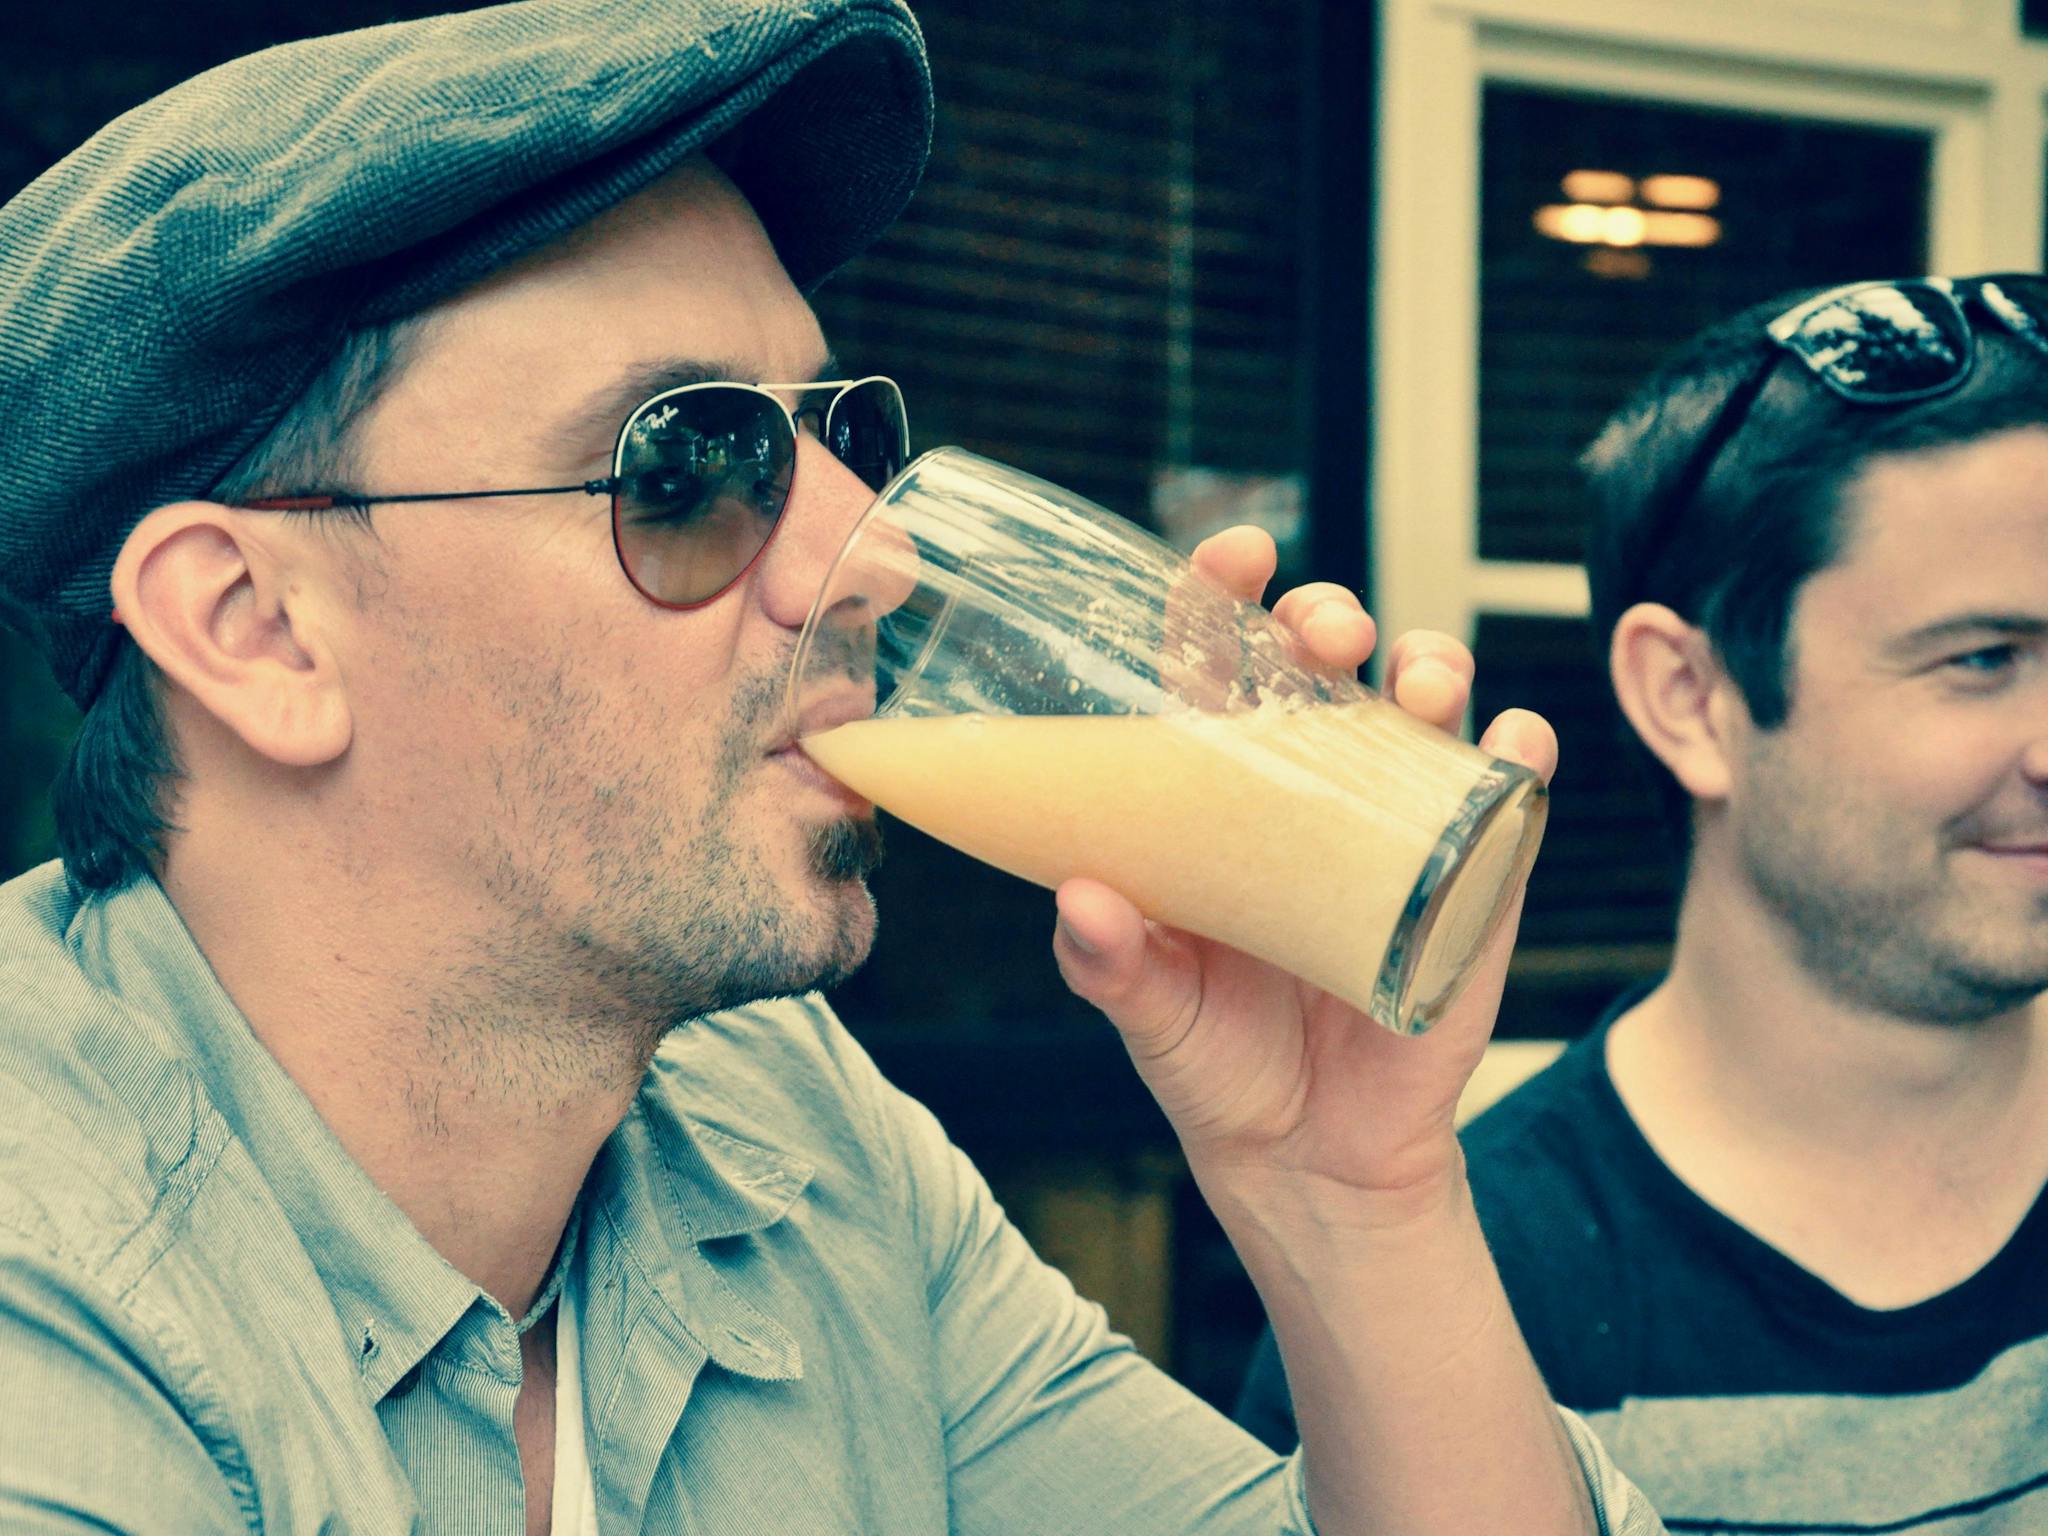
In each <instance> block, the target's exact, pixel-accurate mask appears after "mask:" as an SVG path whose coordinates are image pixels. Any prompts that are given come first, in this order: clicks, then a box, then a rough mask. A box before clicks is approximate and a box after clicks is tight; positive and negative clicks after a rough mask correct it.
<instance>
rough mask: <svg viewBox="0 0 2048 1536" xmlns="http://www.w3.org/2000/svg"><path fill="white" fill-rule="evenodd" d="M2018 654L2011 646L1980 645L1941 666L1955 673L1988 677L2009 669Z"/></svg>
mask: <svg viewBox="0 0 2048 1536" xmlns="http://www.w3.org/2000/svg"><path fill="white" fill-rule="evenodd" d="M2018 654H2019V653H2018V651H2017V650H2015V648H2014V647H2013V646H2011V645H1980V646H1978V647H1977V648H1976V649H1975V650H1972V651H1963V652H1961V653H1959V654H1957V655H1954V656H1951V657H1949V658H1948V660H1947V661H1945V662H1943V663H1942V665H1943V666H1944V667H1947V668H1948V669H1950V670H1951V671H1955V672H1966V673H1974V674H1977V675H1979V676H1988V675H1992V674H1996V673H1999V672H2002V671H2004V670H2005V669H2006V668H2007V667H2010V666H2011V665H2012V664H2013V662H2014V661H2015V660H2016V659H2017V658H2018Z"/></svg>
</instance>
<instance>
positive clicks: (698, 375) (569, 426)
mask: <svg viewBox="0 0 2048 1536" xmlns="http://www.w3.org/2000/svg"><path fill="white" fill-rule="evenodd" d="M838 365H839V364H838V359H837V358H835V357H834V356H833V355H832V354H831V353H829V352H828V353H826V354H825V357H824V359H823V361H821V362H820V363H819V364H818V366H817V368H816V369H815V370H814V371H813V372H812V374H811V377H812V378H813V379H829V378H831V377H833V370H834V369H836V368H837V367H838ZM726 379H730V380H734V381H736V382H739V383H752V382H753V377H752V370H751V369H750V368H748V367H746V366H744V365H742V364H740V363H736V362H733V361H731V360H730V359H724V358H702V357H662V358H654V359H651V360H649V361H647V362H643V363H636V364H635V365H633V366H632V367H631V368H629V369H627V370H626V371H625V372H623V373H621V374H619V375H617V376H616V377H614V378H612V379H610V380H609V381H607V382H606V383H605V384H603V385H601V386H600V387H598V388H597V389H596V390H593V391H592V392H591V393H590V395H589V396H588V397H586V398H585V399H584V400H583V402H582V403H581V404H580V405H577V406H576V407H575V408H574V409H573V410H571V411H570V412H569V413H568V414H567V415H566V416H564V417H563V418H562V420H561V421H560V422H559V423H558V424H557V425H556V426H554V427H553V428H551V429H549V431H548V434H547V436H548V442H549V446H550V447H551V448H552V449H553V450H554V456H557V457H560V458H562V459H564V460H568V461H576V462H581V461H583V460H585V459H588V458H590V457H592V456H593V455H595V454H596V453H598V452H599V451H600V450H602V449H605V448H609V447H610V446H611V444H612V443H613V442H614V441H615V440H616V439H617V437H618V435H619V427H620V425H621V424H622V423H623V422H624V421H625V419H626V412H628V411H630V410H632V409H633V407H634V406H636V405H638V404H639V403H640V402H641V401H643V400H646V399H649V398H651V397H653V396H655V395H658V394H660V393H661V392H662V391H663V390H666V389H681V388H682V387H683V386H684V385H685V384H710V383H713V382H716V381H719V380H726ZM777 382H781V381H777ZM790 382H795V381H794V380H792V381H790Z"/></svg>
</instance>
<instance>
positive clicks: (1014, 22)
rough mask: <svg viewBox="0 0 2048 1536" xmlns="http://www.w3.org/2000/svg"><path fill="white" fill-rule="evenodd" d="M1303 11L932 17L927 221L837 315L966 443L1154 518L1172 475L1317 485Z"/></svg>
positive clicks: (834, 289) (1164, 6) (1202, 0)
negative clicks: (1237, 475)
mask: <svg viewBox="0 0 2048 1536" xmlns="http://www.w3.org/2000/svg"><path fill="white" fill-rule="evenodd" d="M1306 11H1307V8H1306V6H1305V5H1304V4H1302V3H1299V0H1262V3H1258V4H1252V5H1225V4H1221V3H1219V0H1193V3H1187V4H1171V3H1168V0H1128V3H1125V4H1120V5H1114V6H1104V5H1099V4H1089V3H1084V0H1049V3H1047V4H1044V5H1041V6H1036V7H1033V8H1032V9H1031V10H1030V11H1029V12H1024V11H1019V10H1016V9H1013V8H1010V7H1002V6H993V5H988V4H985V3H976V0H932V3H927V4H922V5H920V6H919V7H918V15H919V18H920V20H921V21H922V23H923V25H924V28H925V32H926V36H927V39H928V41H929V44H930V48H931V55H932V69H933V74H934V77H935V79H936V81H937V85H938V93H939V119H938V128H937V133H936V137H935V143H934V152H933V158H932V164H931V169H930V171H929V173H928V175H927V177H926V180H925V185H924V187H923V189H922V190H921V191H920V192H919V194H918V197H917V200H916V202H915V203H914V204H913V205H912V207H911V210H910V213H909V215H908V216H907V217H906V218H905V219H904V220H903V221H902V222H901V223H900V224H898V225H897V226H896V228H895V229H894V230H892V231H891V232H890V233H889V234H888V235H886V236H884V238H883V239H882V241H881V242H880V243H879V244H878V245H877V246H876V248H875V249H874V250H873V251H872V252H870V253H869V254H868V255H867V256H865V257H864V258H862V259H861V260H860V261H859V262H857V263H855V264H854V266H853V267H852V268H850V269H849V270H848V271H847V272H846V273H844V274H842V275H841V276H840V277H839V278H837V279H835V280H834V281H833V282H832V283H831V284H829V285H827V287H826V288H825V289H824V290H823V291H822V292H821V293H820V294H819V295H818V299H817V304H818V309H819V311H820V313H821V315H822V316H823V317H824V319H825V322H826V325H827V327H828V331H829V333H830V334H831V336H832V338H833V340H834V343H835V345H836V346H837V347H838V349H839V351H840V352H841V354H842V355H843V356H845V357H846V358H847V359H848V360H849V362H850V363H851V364H852V365H854V366H857V367H859V368H863V369H866V368H875V369H882V370H888V371H893V372H894V373H896V374H897V375H898V377H899V378H900V379H901V380H902V382H903V384H904V386H905V393H906V395H907V396H908V398H909V402H910V407H911V419H912V424H913V428H914V431H915V433H916V436H917V440H918V441H917V446H919V447H925V446H929V445H932V444H936V443H942V442H957V443H962V444H965V445H966V446H968V447H971V448H974V449H976V450H977V451H979V452H983V453H987V454H990V455H991V456H993V457H995V458H999V459H1004V460H1006V461H1009V462H1014V463H1017V464H1019V465H1021V466H1022V467H1024V468H1027V469H1030V470H1032V471H1033V472H1035V473H1039V474H1043V475H1045V476H1047V477H1048V478H1050V479H1053V480H1056V481H1059V482H1061V483H1062V484H1065V485H1068V486H1070V487H1072V488H1073V489H1075V490H1078V491H1080V492H1082V493H1083V494H1085V495H1088V496H1091V497H1093V498H1094V499H1096V500H1098V501H1101V502H1103V503H1105V504H1106V505H1108V506H1110V507H1112V508H1114V509H1115V510H1117V511H1120V512H1123V513H1125V514H1127V515H1131V516H1137V517H1140V518H1143V517H1144V516H1145V515H1146V511H1147V505H1148V501H1149V498H1150V488H1151V484H1152V477H1153V475H1154V473H1155V471H1156V470H1157V469H1158V468H1160V467H1161V466H1162V465H1165V464H1170V463H1184V464H1199V465H1204V466H1208V467H1212V468H1221V469H1230V470H1251V471H1263V472H1278V473H1288V472H1298V471H1299V470H1301V469H1302V467H1303V462H1304V457H1305V445H1304V433H1303V430H1302V427H1301V398H1302V397H1301V391H1300V389H1299V386H1298V382H1297V381H1298V380H1299V378H1300V376H1301V369H1300V367H1299V362H1298V348H1299V346H1300V342H1301V336H1302V324H1301V316H1300V310H1301V283H1302V275H1301V253H1300V200H1301V197H1302V190H1303V189H1302V185H1301V182H1302V148H1303V145H1302V136H1303V124H1302V116H1301V113H1302V104H1301V91H1300V89H1299V77H1300V72H1301V69H1302V67H1303V63H1304V53H1305V42H1304V17H1305V15H1306Z"/></svg>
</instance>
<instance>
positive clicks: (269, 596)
mask: <svg viewBox="0 0 2048 1536" xmlns="http://www.w3.org/2000/svg"><path fill="white" fill-rule="evenodd" d="M265 515H267V514H265ZM277 531H278V530H277V529H276V528H274V527H273V528H271V529H261V528H259V527H258V526H257V525H256V524H255V523H254V522H253V521H252V518H251V515H250V514H248V513H244V512H238V511H236V510H234V509H232V508H229V507H222V506H217V505H215V504H214V503H212V502H204V501H181V502H176V503H173V504H172V505H170V506H167V507H159V508H157V510H156V511H154V512H152V513H150V514H149V516H147V517H145V518H144V519H143V520H142V521H141V522H140V523H139V524H137V525H136V527H135V531H134V532H132V533H131V534H129V535H128V541H127V543H125V544H124V545H122V547H121V553H120V556H119V557H118V558H117V559H116V560H115V562H114V577H113V596H114V609H115V613H116V616H117V617H118V618H119V620H120V622H121V623H122V624H124V625H125V626H126V627H127V630H128V633H129V634H130V635H131V636H132V637H133V638H134V640H135V643H136V644H137V645H138V646H140V647H141V648H142V650H143V651H144V653H145V654H147V655H148V657H149V659H150V660H151V661H153V662H154V663H156V665H157V668H158V669H159V670H160V671H161V672H162V673H163V674H164V675H165V676H166V677H167V678H169V679H170V680H171V681H172V682H174V683H175V684H177V685H178V686H179V687H180V688H182V689H184V690H185V691H186V692H187V693H189V694H191V695H192V697H193V698H194V699H196V700H197V701H198V702H199V704H200V705H201V706H202V707H203V708H204V709H205V710H206V711H207V712H208V713H209V714H211V715H212V716H213V717H214V718H215V719H216V720H218V721H220V722H221V724H222V725H224V726H226V727H227V728H228V729H229V730H231V731H233V732H234V733H235V735H237V736H239V737H240V738H241V739H242V740H243V742H245V743H246V744H247V745H248V746H249V748H250V749H251V750H252V751H254V752H256V753H258V754H259V755H261V756H263V757H266V758H268V759H270V760H271V761H272V762H275V763H279V764H281V765H283V766H286V767H292V768H309V767H314V766H316V765H318V764H321V763H327V762H332V761H333V760H334V759H335V758H337V757H339V756H340V755H341V754H342V753H343V752H344V751H345V750H347V747H348V744H349V737H350V732H351V730H352V723H351V719H350V715H349V708H348V697H347V693H346V691H345V690H344V688H343V687H342V682H341V675H340V670H339V668H338V666H337V665H336V662H335V657H334V653H333V651H332V650H331V649H330V648H329V646H328V644H327V642H326V637H325V636H323V635H322V634H321V632H320V628H319V624H318V619H317V615H318V605H317V604H316V603H314V602H312V601H309V600H305V599H303V598H302V597H301V596H300V588H299V587H298V586H297V585H295V584H294V583H293V582H292V581H291V580H290V579H289V567H288V564H287V561H286V555H287V550H288V546H286V545H284V544H283V543H281V542H280V541H279V540H278V539H277V537H276V534H277Z"/></svg>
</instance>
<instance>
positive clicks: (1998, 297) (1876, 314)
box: [1643, 272, 2048, 569]
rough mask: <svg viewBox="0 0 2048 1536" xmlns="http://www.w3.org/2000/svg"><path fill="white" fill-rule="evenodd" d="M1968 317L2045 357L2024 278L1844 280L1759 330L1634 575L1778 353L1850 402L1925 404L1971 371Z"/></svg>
mask: <svg viewBox="0 0 2048 1536" xmlns="http://www.w3.org/2000/svg"><path fill="white" fill-rule="evenodd" d="M1973 312H1975V313H1981V315H1982V316H1983V317H1984V318H1986V319H1988V320H1989V321H1991V322H1992V323H1994V324H1995V325H1996V326H1997V327H1998V328H1999V329H2000V330H2003V331H2005V332H2006V333H2008V334H2009V335H2011V336H2013V337H2015V338H2017V339H2018V340H2019V341H2021V342H2023V343H2025V344H2026V345H2027V346H2029V347H2032V348H2033V349H2034V350H2035V351H2036V352H2040V353H2042V354H2044V355H2048V280H2044V279H2043V278H2042V277H2041V276H2040V275H2039V274H2034V273H2026V272H2006V273H1997V274H1993V275H1988V276H1984V277H1958V278H1948V277H1912V278H1901V279H1898V280H1897V281H1892V282H1861V283H1846V284H1844V285H1843V286H1842V287H1839V288H1830V289H1828V290H1827V291H1826V292H1824V293H1817V294H1815V295H1814V296H1813V297H1811V298H1809V299H1805V300H1802V301H1801V302H1800V303H1798V304H1795V305H1794V306H1793V307H1792V308H1790V309H1788V310H1786V311H1785V312H1784V313H1783V314H1782V315H1779V316H1778V317H1777V318H1776V319H1775V320H1772V321H1770V322H1769V323H1768V324H1767V325H1766V326H1765V327H1764V332H1765V334H1766V335H1767V336H1768V337H1769V338H1770V340H1771V342H1772V347H1771V349H1770V351H1769V352H1768V353H1766V354H1765V356H1764V357H1763V359H1762V360H1761V361H1760V362H1759V363H1758V364H1757V366H1756V367H1755V368H1753V369H1752V370H1751V371H1750V372H1749V374H1748V375H1747V377H1745V378H1744V379H1743V380H1742V381H1741V382H1740V383H1739V384H1737V385H1736V386H1735V388H1733V389H1732V390H1730V391H1729V392H1728V395H1727V397H1726V398H1725V399H1724V400H1723V401H1722V403H1721V407H1720V409H1719V410H1717V411H1716V412H1715V413H1714V417H1713V419H1712V421H1710V422H1709V423H1708V425H1707V429H1706V430H1705V431H1704V432H1702V433H1701V434H1700V437H1699V442H1698V446H1697V447H1696V448H1694V450H1693V452H1692V455H1691V457H1690V458H1689V459H1688V460H1687V461H1686V464H1685V467H1684V469H1683V470H1682V471H1681V472H1680V473H1679V475H1678V477H1677V478H1676V479H1675V480H1673V481H1672V489H1671V492H1670V494H1669V495H1668V496H1666V497H1665V498H1664V510H1663V513H1662V515H1661V517H1660V518H1659V520H1658V522H1659V527H1658V530H1657V533H1656V534H1655V536H1654V537H1653V538H1651V539H1650V540H1649V541H1648V542H1647V544H1646V546H1645V548H1646V550H1647V551H1648V552H1649V555H1648V556H1647V557H1646V558H1645V559H1644V561H1643V568H1644V569H1648V568H1649V566H1650V565H1651V564H1652V561H1653V558H1654V556H1655V555H1656V554H1657V553H1658V552H1659V551H1660V550H1661V547H1662V545H1663V544H1664V542H1665V540H1666V539H1667V538H1668V537H1669V535H1670V532H1671V530H1672V528H1673V527H1674V526H1675V525H1676V524H1677V523H1678V521H1679V519H1680V517H1681V516H1682V514H1683V513H1684V512H1685V511H1686V509H1687V508H1689V507H1690V506H1691V505H1692V502H1693V500H1694V499H1695V498H1696V497H1697V496H1698V495H1699V492H1700V487H1701V486H1703V485H1704V484H1706V480H1707V475H1708V472H1709V471H1711V470H1712V469H1713V467H1714V463H1715V461H1716V460H1717V459H1719V458H1720V456H1721V454H1722V452H1723V451H1724V450H1726V448H1727V447H1728V445H1729V444H1730V443H1731V442H1733V441H1734V439H1735V434H1736V433H1737V432H1739V431H1740V430H1741V429H1742V424H1743V423H1744V422H1745V421H1747V420H1748V419H1749V414H1750V411H1751V409H1752V408H1753V407H1754V406H1755V404H1756V402H1757V397H1758V396H1759V395H1761V394H1762V393H1763V390H1764V386H1765V385H1766V384H1768V383H1769V382H1770V380H1771V376H1772V374H1774V373H1775V372H1776V371H1777V366H1778V361H1779V359H1780V358H1782V357H1783V356H1784V355H1785V354H1786V353H1788V352H1789V353H1790V354H1791V355H1792V356H1794V357H1796V358H1798V359H1799V361H1800V362H1802V363H1804V364H1805V365H1806V367H1807V370H1808V371H1809V372H1810V373H1811V374H1812V375H1813V376H1814V377H1815V378H1817V379H1819V380H1820V382H1821V383H1822V384H1824V385H1825V386H1826V387H1827V388H1828V389H1829V390H1831V391H1832V392H1833V393H1834V394H1836V395H1838V396H1840V397H1841V398H1842V399H1844V400H1847V401H1849V402H1850V403H1851V404H1853V405H1876V406H1883V405H1907V404H1910V403H1912V402H1913V401H1916V400H1931V399H1934V398H1935V397H1936V396H1938V395H1945V394H1948V393H1949V392H1950V391H1952V390H1956V389H1960V388H1961V387H1962V386H1963V385H1964V384H1965V383H1967V382H1968V380H1969V378H1970V375H1971V374H1972V373H1973V372H1974V371H1975V370H1976V367H1977V335H1978V331H1979V326H1978V324H1976V323H1973V321H1972V314H1973Z"/></svg>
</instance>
